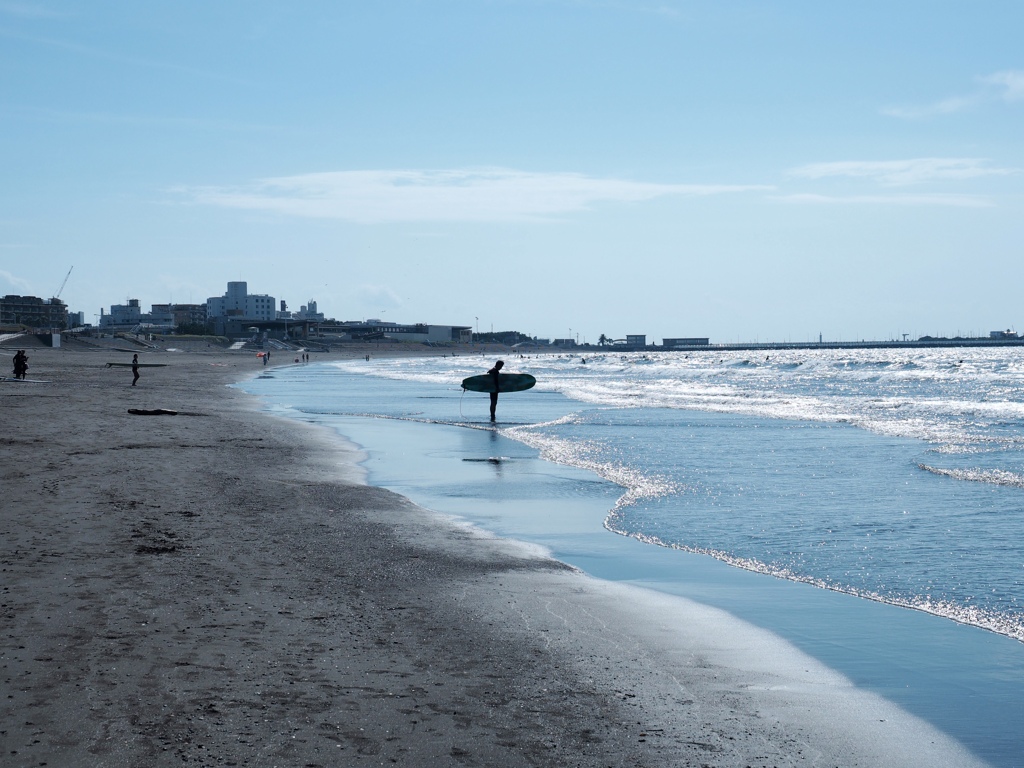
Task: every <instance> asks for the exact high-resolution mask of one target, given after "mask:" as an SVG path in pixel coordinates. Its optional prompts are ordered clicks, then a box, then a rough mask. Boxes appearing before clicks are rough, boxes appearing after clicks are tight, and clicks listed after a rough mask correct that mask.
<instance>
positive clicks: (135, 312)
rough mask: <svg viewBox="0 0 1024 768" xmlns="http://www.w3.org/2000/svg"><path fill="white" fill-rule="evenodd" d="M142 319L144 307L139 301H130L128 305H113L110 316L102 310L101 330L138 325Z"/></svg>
mask: <svg viewBox="0 0 1024 768" xmlns="http://www.w3.org/2000/svg"><path fill="white" fill-rule="evenodd" d="M141 319H142V307H140V306H139V300H138V299H128V303H127V304H112V305H111V306H110V314H109V315H108V314H105V313H104V312H103V309H102V308H101V309H100V328H109V327H111V326H124V325H129V326H131V325H138V323H139V322H140V321H141Z"/></svg>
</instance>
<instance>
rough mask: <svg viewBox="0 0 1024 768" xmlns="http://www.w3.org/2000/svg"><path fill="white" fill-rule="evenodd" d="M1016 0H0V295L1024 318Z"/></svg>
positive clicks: (411, 307) (849, 317) (372, 308)
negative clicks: (236, 285)
mask: <svg viewBox="0 0 1024 768" xmlns="http://www.w3.org/2000/svg"><path fill="white" fill-rule="evenodd" d="M1022 29H1024V4H1021V3H1019V2H984V0H982V1H980V2H972V3H964V2H895V1H894V0H889V2H870V1H869V2H861V3H842V4H840V3H822V2H774V3H769V2H673V1H672V0H665V1H664V2H650V3H648V2H644V1H643V0H638V1H637V2H624V1H618V2H615V1H609V2H598V1H597V0H593V1H589V2H588V1H587V0H577V1H575V2H574V1H572V0H561V1H559V0H548V1H542V0H533V1H530V0H493V1H488V0H434V1H431V2H427V1H424V2H404V1H402V0H395V1H393V2H381V3H367V2H302V3H283V2H259V1H258V0H257V1H253V2H213V3H210V2H202V3H200V2H191V1H190V0H182V1H181V2H176V3H162V4H157V3H149V2H137V1H132V2H127V1H126V2H102V1H101V2H74V3H72V2H46V1H45V0H41V1H39V2H35V1H34V0H0V68H2V75H0V100H2V107H0V178H2V180H3V184H2V185H0V206H2V208H0V293H29V294H35V295H40V296H44V297H49V296H50V295H52V294H53V293H54V292H55V291H56V290H57V288H58V286H59V285H60V283H61V281H62V280H63V278H64V275H65V274H66V272H67V270H68V269H69V268H70V267H71V266H72V265H74V271H73V273H72V275H71V278H70V280H69V281H68V284H67V287H66V288H65V289H64V292H63V294H62V298H63V299H64V300H66V301H67V302H68V303H69V304H70V305H71V308H72V309H76V310H78V309H80V310H82V311H85V312H86V314H87V317H88V318H90V319H91V318H92V316H93V315H95V314H98V313H99V309H100V307H108V306H109V305H110V304H114V303H122V302H124V300H125V299H127V298H128V297H132V298H138V299H140V300H141V302H142V304H143V306H144V307H148V306H149V305H150V304H152V303H158V302H165V301H177V302H187V301H193V302H200V301H204V300H205V299H206V298H207V297H209V296H215V295H220V294H221V293H223V291H224V287H225V284H226V283H227V281H229V280H239V279H241V280H246V281H247V282H248V283H249V289H250V291H251V292H255V293H270V294H272V295H274V296H276V297H278V298H283V299H285V300H287V301H288V303H289V305H290V306H291V307H294V308H297V307H298V306H299V305H300V304H304V303H306V302H307V300H308V299H310V298H312V299H315V300H317V301H318V303H319V306H320V309H321V310H323V311H325V312H326V313H327V314H328V315H329V316H334V317H337V318H338V319H361V318H367V317H383V318H385V319H388V320H394V321H400V322H434V323H454V324H467V325H476V324H479V327H480V329H481V330H489V329H490V328H492V327H493V328H494V329H495V330H505V329H517V330H521V331H525V332H528V333H531V334H534V335H539V336H546V337H561V336H565V335H567V334H568V333H569V329H572V334H573V335H574V336H576V335H577V334H578V335H579V336H580V340H581V341H582V340H583V339H584V338H586V339H587V340H588V341H594V340H596V339H597V337H598V335H600V334H602V333H603V334H606V335H608V336H610V337H613V338H620V337H623V336H625V335H626V334H627V333H646V334H647V335H648V338H649V339H651V340H654V341H658V342H660V340H661V338H663V337H665V336H709V337H711V339H712V341H737V340H743V341H746V340H754V339H760V340H766V339H771V340H787V339H792V340H806V339H816V338H817V337H818V334H819V333H821V334H823V335H824V336H825V338H844V339H854V338H889V337H895V336H897V335H898V334H902V333H910V334H913V335H922V334H926V333H929V334H953V333H957V332H960V333H970V332H976V333H987V332H988V331H989V330H994V329H997V328H1006V327H1011V326H1012V327H1015V328H1018V330H1021V331H1024V315H1022V314H1021V310H1022V309H1024V308H1022V305H1021V301H1020V290H1019V288H1018V285H1019V279H1018V273H1019V270H1020V268H1021V265H1022V262H1024V259H1022V257H1024V248H1022V244H1024V215H1022V214H1024V196H1022V181H1024V175H1022V174H1024V142H1022V140H1021V139H1022V136H1024V46H1022V44H1021V30H1022Z"/></svg>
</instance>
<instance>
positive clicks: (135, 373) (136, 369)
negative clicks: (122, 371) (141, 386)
mask: <svg viewBox="0 0 1024 768" xmlns="http://www.w3.org/2000/svg"><path fill="white" fill-rule="evenodd" d="M132 376H133V378H132V386H133V387H134V386H135V384H136V382H138V380H139V356H138V355H132Z"/></svg>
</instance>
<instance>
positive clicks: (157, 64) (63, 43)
mask: <svg viewBox="0 0 1024 768" xmlns="http://www.w3.org/2000/svg"><path fill="white" fill-rule="evenodd" d="M0 37H6V38H8V39H11V40H21V41H23V42H27V43H33V44H35V45H42V46H46V47H48V48H55V49H58V50H62V51H68V52H69V53H73V54H76V55H79V56H85V57H88V58H92V59H99V60H102V61H110V62H114V63H115V64H128V65H130V66H137V67H146V68H149V69H157V70H164V71H168V72H177V73H179V74H186V75H191V76H194V77H200V78H206V79H210V80H217V81H220V82H225V83H231V84H233V85H251V83H250V82H247V81H245V80H241V79H239V78H236V77H230V76H227V75H222V74H220V73H217V72H209V71H206V70H201V69H196V68H194V67H185V66H182V65H180V64H174V63H172V62H167V61H159V60H157V59H146V58H141V57H138V56H125V55H122V54H118V53H112V52H110V51H106V50H103V49H101V48H95V47H92V46H88V45H82V44H80V43H74V42H69V41H67V40H59V39H57V38H52V37H40V36H39V35H27V34H22V33H20V32H12V31H10V30H8V29H3V28H0Z"/></svg>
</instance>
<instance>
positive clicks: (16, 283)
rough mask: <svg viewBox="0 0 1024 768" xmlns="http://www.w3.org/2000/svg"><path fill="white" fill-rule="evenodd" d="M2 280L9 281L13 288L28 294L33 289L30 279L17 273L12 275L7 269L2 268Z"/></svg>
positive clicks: (0, 273)
mask: <svg viewBox="0 0 1024 768" xmlns="http://www.w3.org/2000/svg"><path fill="white" fill-rule="evenodd" d="M0 281H2V282H5V283H7V284H8V285H10V286H11V287H12V288H17V289H19V290H20V291H22V292H23V294H28V293H30V292H31V290H32V286H31V285H30V284H29V282H28V280H25V279H23V278H20V277H18V276H17V275H12V274H11V273H10V272H8V271H7V270H5V269H0Z"/></svg>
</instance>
